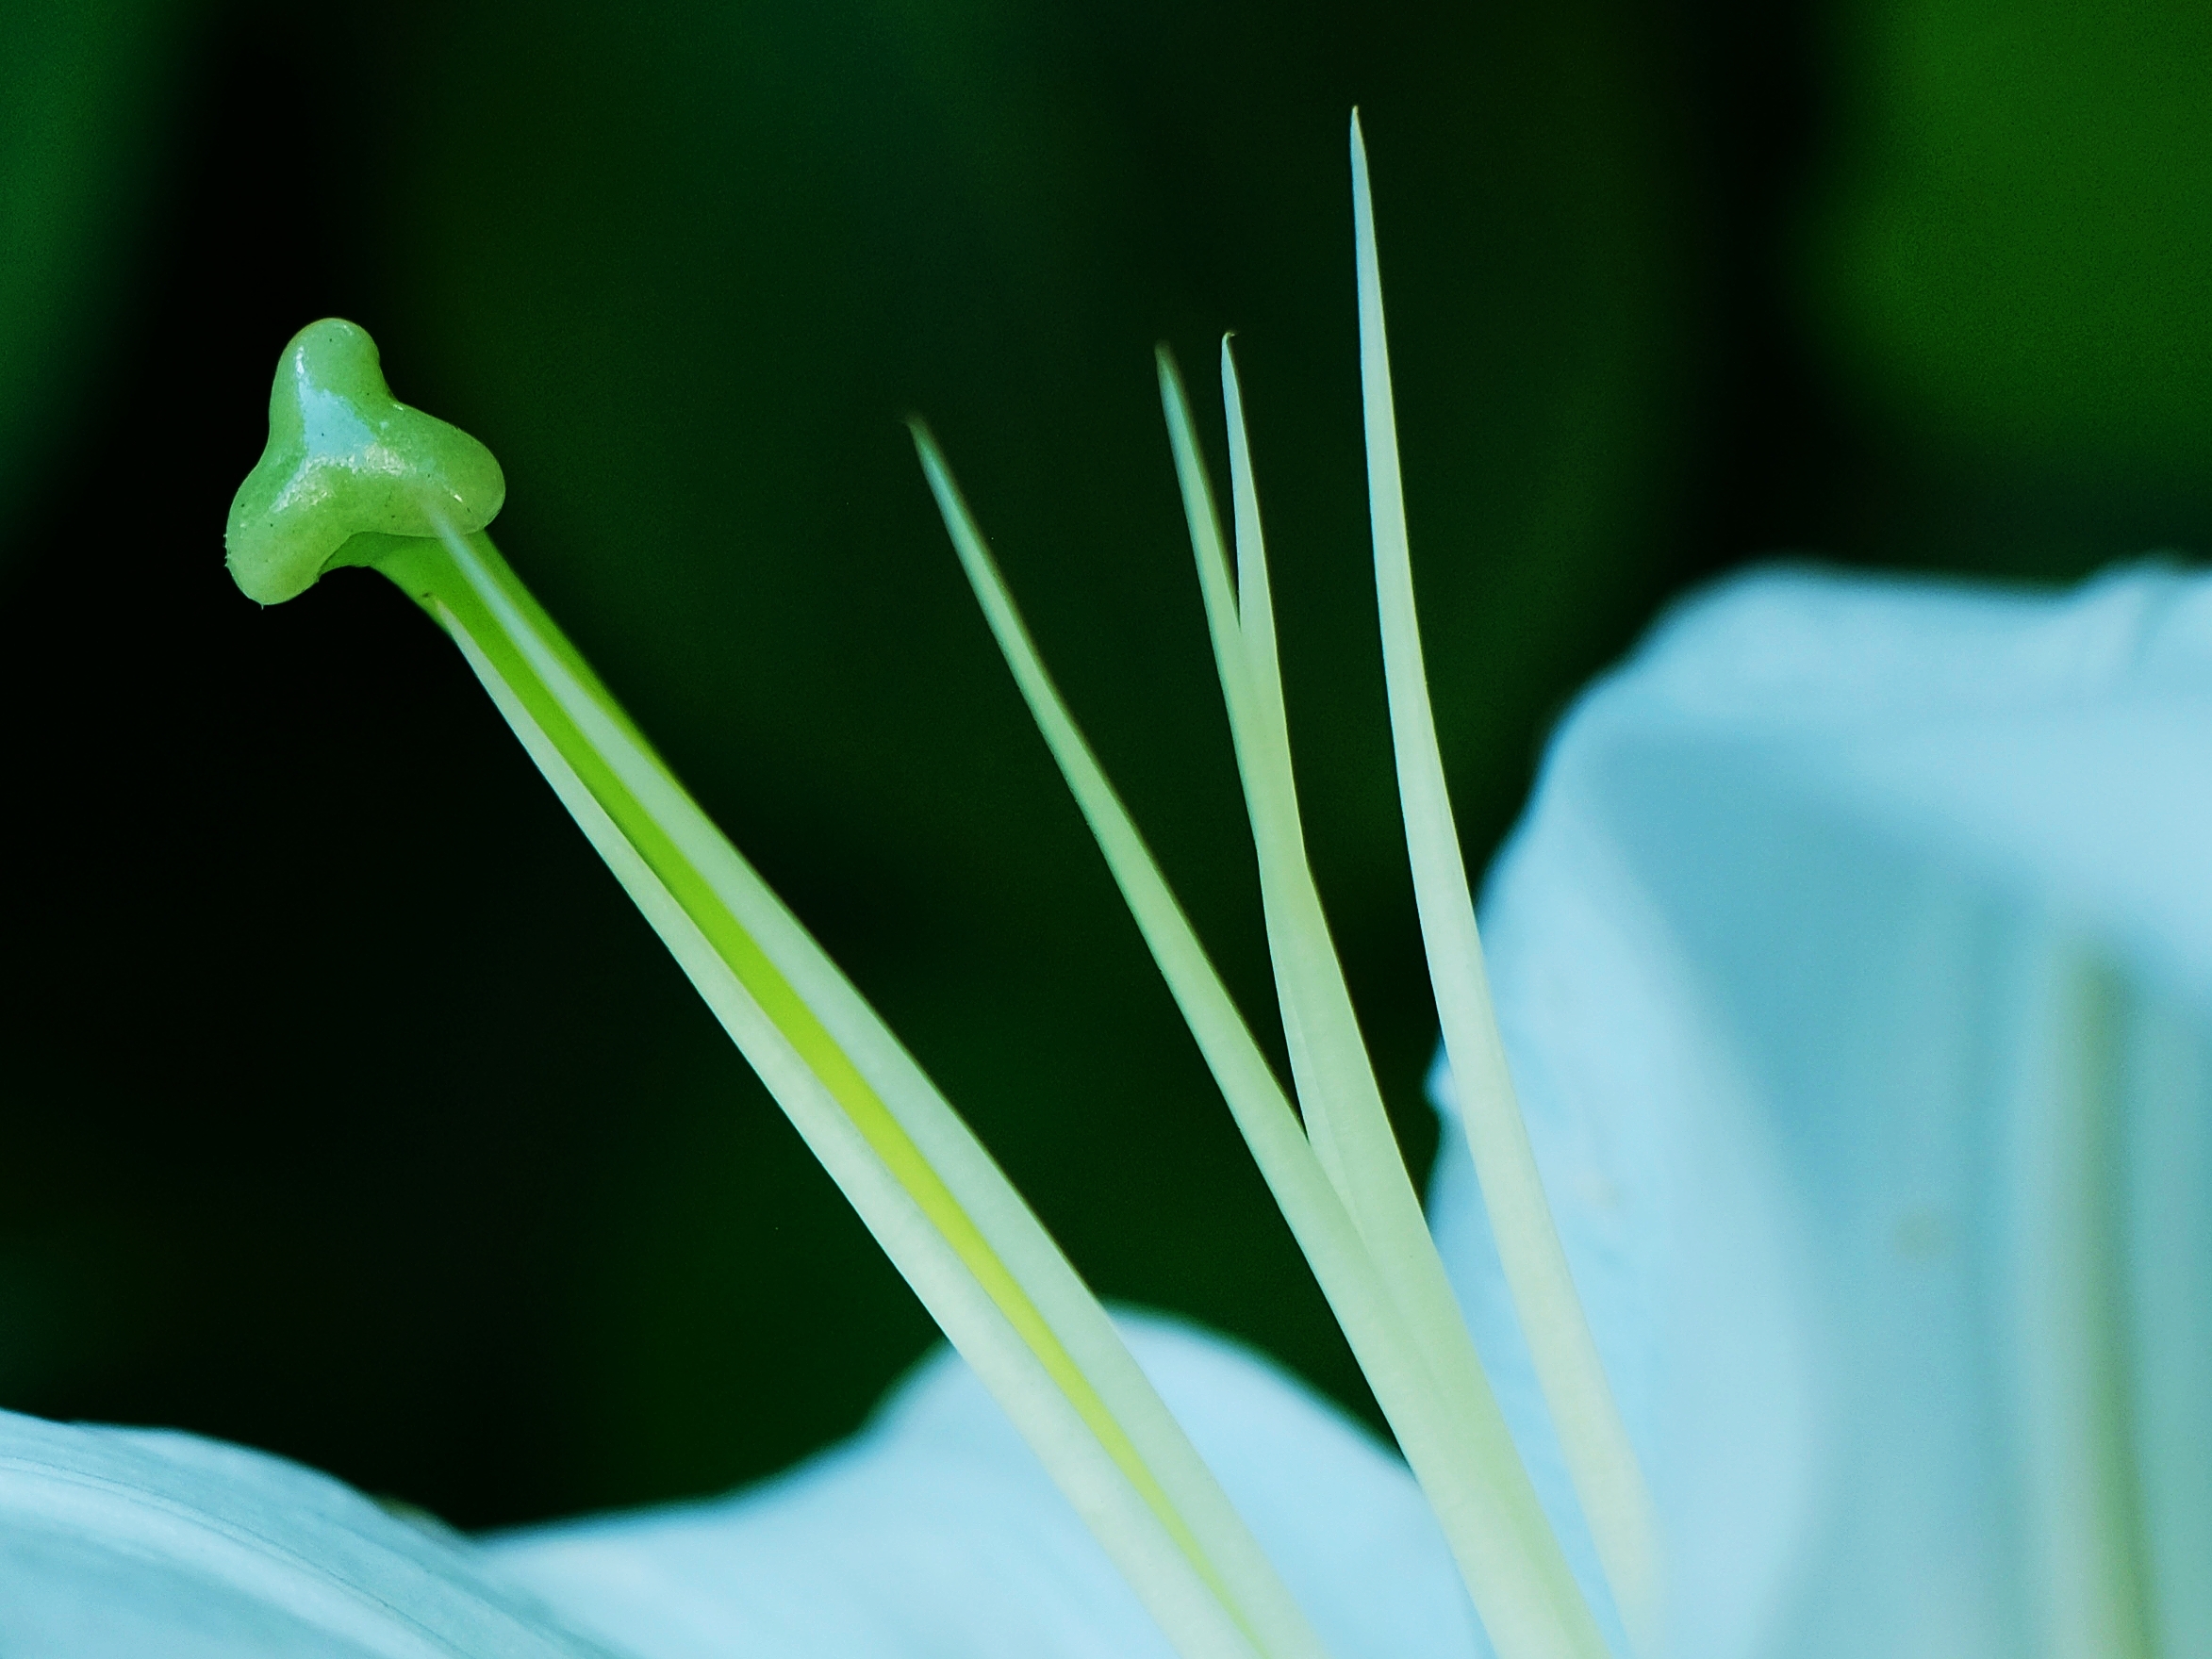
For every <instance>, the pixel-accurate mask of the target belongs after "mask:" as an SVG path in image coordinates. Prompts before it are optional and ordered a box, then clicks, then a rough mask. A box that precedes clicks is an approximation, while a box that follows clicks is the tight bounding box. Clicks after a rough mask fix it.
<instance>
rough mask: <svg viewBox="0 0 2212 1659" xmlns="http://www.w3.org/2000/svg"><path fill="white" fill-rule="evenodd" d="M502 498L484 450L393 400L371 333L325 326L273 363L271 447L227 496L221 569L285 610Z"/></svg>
mask: <svg viewBox="0 0 2212 1659" xmlns="http://www.w3.org/2000/svg"><path fill="white" fill-rule="evenodd" d="M506 495H507V481H506V479H505V478H504V476H503V475H502V473H501V472H500V468H499V463H498V462H497V461H496V460H494V459H493V458H492V454H491V452H490V451H489V450H487V449H486V448H485V447H484V446H483V445H482V444H480V443H478V442H477V441H476V440H475V439H474V438H472V437H470V435H468V434H467V433H465V432H463V431H462V430H461V429H460V428H459V427H457V426H449V425H447V424H446V423H445V422H444V421H442V420H439V419H437V418H436V417H435V416H430V415H425V414H423V413H422V411H421V410H420V409H413V408H409V407H408V406H407V405H406V404H405V403H403V402H400V401H399V400H398V399H397V398H395V397H393V396H392V395H391V388H390V387H389V386H386V385H385V384H384V368H383V365H382V363H381V362H380V360H379V359H378V357H377V353H376V342H375V341H374V340H372V339H371V338H370V337H369V332H368V330H366V329H364V328H362V327H360V326H359V325H357V324H355V323H351V322H347V321H344V320H341V319H339V318H336V317H327V318H324V319H323V320H322V321H321V322H310V323H309V324H308V325H307V326H306V327H305V328H303V329H302V330H300V332H299V333H298V334H296V335H294V336H293V337H292V340H291V343H290V344H289V345H288V346H287V347H285V349H284V355H283V356H282V357H281V358H279V359H278V361H277V365H276V382H275V384H274V385H273V386H271V387H270V389H269V447H268V448H267V449H265V450H263V451H262V452H261V459H260V460H259V461H258V462H256V464H255V467H254V469H253V471H251V472H249V473H248V474H246V481H245V482H244V483H243V484H241V485H239V492H238V494H237V495H236V496H234V497H232V498H231V503H230V522H229V524H228V525H227V526H226V527H225V528H224V531H223V547H224V549H225V550H226V560H225V562H226V563H227V564H228V565H229V567H230V574H231V577H232V579H233V580H234V581H236V582H237V583H238V584H239V590H240V591H241V592H243V593H244V594H245V596H246V597H247V598H248V599H250V600H257V601H259V602H260V603H262V604H264V605H275V604H282V603H283V602H284V601H285V600H289V599H292V598H294V597H296V596H297V595H300V594H303V593H305V592H306V591H307V589H309V588H310V587H312V586H314V585H315V583H316V579H317V578H319V577H320V576H322V573H323V572H324V571H325V570H330V569H334V568H336V567H339V566H342V565H367V564H371V563H373V562H374V561H375V560H376V559H377V558H379V557H380V556H382V555H383V554H384V553H385V552H387V551H388V550H390V549H391V543H390V540H389V539H388V538H390V537H395V536H399V537H417V538H419V537H424V536H437V535H439V534H444V533H445V532H447V531H453V532H455V533H458V534H463V535H466V534H471V533H473V532H475V531H479V530H482V529H483V528H484V527H485V526H486V525H487V524H489V523H490V522H491V521H492V519H493V518H494V517H498V514H499V510H500V507H501V505H502V503H503V502H504V501H505V500H506Z"/></svg>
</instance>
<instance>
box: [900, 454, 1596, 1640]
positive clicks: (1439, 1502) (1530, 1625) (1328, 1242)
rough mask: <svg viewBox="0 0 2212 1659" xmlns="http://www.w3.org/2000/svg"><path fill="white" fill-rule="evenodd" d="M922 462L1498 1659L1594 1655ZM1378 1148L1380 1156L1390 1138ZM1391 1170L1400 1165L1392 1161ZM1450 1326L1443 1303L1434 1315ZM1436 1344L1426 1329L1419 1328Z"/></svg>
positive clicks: (1569, 1576) (1528, 1519)
mask: <svg viewBox="0 0 2212 1659" xmlns="http://www.w3.org/2000/svg"><path fill="white" fill-rule="evenodd" d="M915 444H916V448H917V450H918V451H919V452H920V454H921V461H922V468H923V471H924V472H925V474H926V475H927V476H928V478H929V481H930V487H931V489H932V491H933V492H934V494H935V495H936V498H937V505H938V508H939V510H940V512H941V513H942V514H943V516H944V518H945V524H946V528H947V530H948V531H949V533H950V534H951V537H952V543H953V546H954V548H955V549H956V550H958V552H959V554H960V559H961V563H962V565H963V567H965V568H966V571H967V575H968V580H969V582H970V583H972V584H973V585H974V587H975V590H976V597H977V599H978V600H980V601H981V603H982V607H983V614H984V616H985V617H986V618H987V619H988V620H989V622H990V625H991V631H992V632H993V633H994V634H995V635H996V636H997V638H998V640H999V648H1000V649H1001V650H1003V651H1004V652H1005V655H1006V660H1007V664H1008V665H1009V666H1010V667H1011V668H1012V669H1013V671H1014V677H1015V682H1016V683H1017V684H1018V685H1019V686H1020V687H1021V692H1022V696H1023V697H1024V698H1026V699H1027V700H1028V702H1029V705H1030V712H1031V714H1032V715H1034V716H1035V718H1036V721H1037V725H1038V728H1039V730H1040V731H1042V732H1043V733H1044V736H1045V740H1046V742H1047V744H1048V746H1049V747H1050V748H1051V750H1052V755H1053V758H1054V760H1056V761H1057V762H1058V763H1059V764H1060V770H1061V773H1062V775H1063V776H1064V777H1065V779H1066V780H1067V783H1068V788H1069V790H1070V791H1071V792H1072V793H1073V795H1074V796H1075V798H1076V803H1077V805H1078V806H1079V807H1080V808H1081V812H1082V814H1083V816H1084V818H1085V819H1086V820H1087V821H1088V822H1089V824H1090V826H1091V829H1092V832H1093V834H1095V835H1096V836H1097V837H1098V846H1099V848H1100V850H1101V851H1103V852H1104V853H1105V855H1106V862H1107V864H1108V866H1109V867H1110V868H1111V869H1112V870H1113V873H1114V880H1115V881H1116V882H1117V883H1118V884H1119V885H1120V888H1121V891H1122V896H1123V897H1124V898H1125V899H1126V900H1127V901H1128V903H1129V907H1130V912H1131V915H1133V916H1134V917H1135V919H1136V922H1137V926H1138V928H1140V929H1141V930H1142V932H1143V933H1144V935H1145V942H1146V944H1147V945H1148V946H1149V947H1150V948H1151V951H1152V957H1153V960H1154V961H1156V962H1157V963H1158V964H1159V966H1160V971H1161V975H1162V977H1164V979H1165V980H1166V981H1167V986H1168V989H1169V991H1170V992H1171V993H1172V994H1173V995H1174V996H1175V999H1176V1003H1177V1005H1178V1006H1179V1007H1180V1009H1181V1010H1182V1014H1183V1018H1184V1019H1185V1020H1186V1021H1187V1022H1188V1023H1189V1025H1190V1027H1191V1032H1192V1035H1193V1036H1194V1037H1196V1038H1197V1043H1198V1048H1199V1051H1200V1052H1201V1053H1202V1054H1203V1055H1204V1056H1205V1058H1206V1062H1207V1064H1208V1065H1209V1066H1210V1067H1211V1068H1212V1069H1213V1076H1214V1079H1215V1081H1216V1082H1218V1083H1219V1085H1220V1087H1221V1092H1222V1095H1223V1097H1224V1098H1225V1099H1226V1100H1227V1101H1228V1103H1229V1108H1230V1112H1231V1114H1232V1115H1233V1116H1234V1117H1235V1119H1236V1122H1237V1126H1238V1128H1239V1129H1240V1130H1241V1131H1242V1132H1243V1134H1244V1137H1245V1141H1246V1144H1247V1145H1248V1146H1249V1147H1250V1148H1251V1151H1252V1156H1253V1159H1254V1161H1255V1162H1257V1163H1258V1164H1259V1166H1260V1172H1261V1174H1262V1175H1263V1177H1264V1178H1265V1179H1266V1182H1267V1185H1268V1189H1269V1191H1271V1192H1273V1194H1274V1196H1275V1201H1276V1204H1277V1205H1278V1206H1279V1207H1280V1208H1281V1210H1282V1213H1283V1217H1284V1219H1285V1220H1286V1221H1288V1222H1289V1224H1290V1226H1291V1231H1292V1233H1293V1235H1294V1236H1295V1237H1296V1239H1297V1241H1298V1247H1299V1249H1300V1250H1302V1251H1303V1252H1304V1253H1305V1257H1306V1260H1307V1262H1308V1264H1309V1265H1311V1266H1312V1270H1313V1276H1314V1277H1315V1279H1316V1280H1318V1281H1319V1283H1320V1285H1321V1289H1322V1293H1323V1294H1324V1295H1325V1296H1327V1297H1328V1299H1329V1309H1330V1311H1331V1312H1333V1313H1334V1314H1335V1315H1336V1319H1337V1322H1338V1323H1339V1324H1340V1325H1342V1326H1343V1327H1344V1332H1345V1339H1346V1340H1348V1341H1349V1342H1350V1344H1351V1347H1352V1352H1353V1354H1354V1355H1355V1356H1356V1357H1357V1358H1358V1359H1359V1361H1360V1369H1361V1370H1362V1372H1364V1373H1365V1375H1366V1378H1367V1382H1368V1385H1369V1387H1371V1388H1373V1389H1374V1390H1375V1398H1376V1401H1377V1403H1378V1404H1379V1405H1380V1406H1381V1407H1382V1411H1383V1415H1384V1416H1385V1417H1386V1418H1387V1419H1388V1420H1389V1421H1390V1426H1391V1429H1392V1432H1393V1433H1395V1435H1396V1436H1397V1439H1398V1445H1399V1447H1400V1448H1401V1449H1402V1450H1403V1451H1404V1453H1405V1454H1406V1461H1407V1462H1408V1463H1409V1464H1410V1465H1411V1468H1412V1470H1413V1473H1414V1476H1415V1478H1417V1479H1418V1480H1419V1481H1420V1482H1421V1485H1422V1488H1423V1490H1424V1491H1425V1492H1426V1493H1427V1494H1428V1501H1429V1503H1430V1506H1431V1507H1432V1508H1434V1510H1435V1511H1436V1515H1437V1519H1438V1520H1439V1521H1440V1522H1441V1523H1442V1525H1443V1528H1444V1536H1445V1539H1446V1540H1447V1541H1448V1542H1449V1544H1450V1545H1451V1549H1452V1553H1453V1556H1454V1558H1455V1559H1456V1560H1457V1561H1458V1563H1459V1567H1460V1571H1461V1574H1462V1576H1464V1578H1465V1579H1466V1581H1467V1586H1468V1589H1469V1591H1470V1593H1471V1594H1472V1595H1473V1596H1474V1598H1475V1604H1476V1607H1477V1611H1479V1613H1480V1614H1481V1616H1482V1620H1483V1626H1484V1628H1485V1629H1486V1630H1487V1631H1488V1632H1489V1633H1490V1638H1491V1641H1492V1643H1493V1645H1494V1647H1495V1648H1496V1649H1497V1651H1498V1653H1499V1655H1500V1656H1501V1659H1568V1656H1570V1655H1571V1656H1573V1659H1596V1656H1597V1655H1600V1654H1603V1653H1604V1651H1605V1644H1604V1641H1603V1639H1602V1638H1601V1637H1600V1636H1599V1634H1598V1631H1597V1626H1596V1623H1595V1621H1594V1620H1593V1618H1592V1617H1591V1614H1590V1609H1589V1607H1588V1605H1587V1604H1586V1603H1585V1602H1584V1601H1583V1599H1582V1594H1581V1591H1580V1589H1579V1588H1578V1587H1577V1586H1576V1583H1575V1579H1574V1575H1573V1573H1572V1572H1571V1571H1570V1570H1569V1569H1568V1567H1567V1562H1566V1557H1565V1556H1564V1555H1563V1554H1562V1553H1561V1552H1560V1546H1559V1541H1558V1539H1557V1538H1556V1537H1555V1536H1553V1534H1552V1531H1551V1527H1550V1523H1549V1522H1548V1521H1546V1520H1545V1519H1544V1516H1543V1507H1542V1506H1541V1505H1540V1504H1539V1503H1538V1502H1537V1498H1536V1492H1535V1488H1534V1487H1532V1486H1530V1484H1529V1481H1528V1476H1527V1470H1525V1469H1524V1468H1523V1467H1522V1464H1521V1459H1520V1454H1519V1453H1518V1452H1516V1451H1515V1450H1514V1447H1513V1442H1512V1437H1511V1435H1510V1433H1509V1432H1508V1430H1507V1428H1506V1425H1505V1420H1504V1418H1503V1417H1502V1416H1501V1415H1500V1414H1499V1411H1498V1408H1497V1403H1496V1401H1495V1399H1494V1397H1493V1395H1492V1393H1491V1390H1490V1386H1489V1383H1488V1382H1487V1380H1485V1378H1484V1377H1483V1375H1482V1372H1481V1369H1480V1367H1479V1366H1478V1365H1475V1366H1471V1367H1469V1368H1468V1370H1467V1371H1466V1372H1464V1373H1462V1374H1461V1375H1459V1376H1458V1377H1457V1378H1456V1379H1455V1381H1456V1382H1457V1383H1458V1384H1459V1385H1460V1386H1457V1387H1453V1386H1440V1382H1439V1379H1438V1376H1437V1375H1436V1373H1435V1372H1434V1371H1433V1370H1432V1368H1431V1365H1430V1361H1429V1356H1428V1352H1427V1344H1426V1343H1425V1341H1424V1337H1423V1334H1422V1333H1417V1332H1416V1330H1415V1329H1414V1326H1413V1324H1412V1322H1411V1320H1410V1319H1409V1317H1408V1313H1407V1310H1406V1309H1405V1308H1404V1307H1402V1306H1400V1304H1399V1301H1398V1298H1397V1296H1396V1295H1395V1294H1394V1291H1393V1288H1392V1287H1391V1285H1390V1284H1389V1283H1388V1282H1387V1280H1386V1278H1385V1276H1384V1273H1382V1272H1381V1271H1380V1270H1379V1269H1378V1265H1377V1262H1376V1260H1375V1257H1374V1256H1373V1254H1372V1253H1371V1251H1370V1249H1369V1247H1368V1245H1367V1242H1366V1240H1364V1239H1363V1238H1362V1236H1361V1232H1360V1229H1359V1226H1358V1225H1357V1224H1356V1223H1355V1221H1354V1218H1353V1216H1352V1214H1351V1213H1350V1211H1349V1210H1348V1209H1347V1208H1346V1207H1345V1203H1344V1201H1343V1199H1342V1198H1341V1197H1340V1196H1339V1195H1338V1192H1337V1190H1336V1188H1335V1186H1334V1185H1333V1184H1332V1182H1331V1181H1330V1179H1329V1175H1328V1174H1326V1173H1325V1172H1324V1170H1323V1167H1322V1163H1321V1160H1320V1159H1319V1158H1317V1157H1316V1156H1315V1153H1314V1150H1313V1147H1312V1144H1311V1143H1310V1142H1308V1140H1307V1138H1306V1136H1305V1134H1304V1133H1303V1132H1301V1130H1300V1129H1299V1126H1298V1121H1297V1117H1296V1114H1295V1113H1294V1112H1293V1111H1292V1109H1291V1106H1290V1102H1289V1100H1288V1099H1287V1098H1286V1097H1285V1096H1284V1094H1283V1092H1282V1089H1281V1086H1280V1085H1279V1083H1278V1082H1277V1081H1276V1080H1275V1075H1274V1073H1273V1072H1272V1071H1271V1070H1270V1069H1269V1067H1268V1064H1267V1060H1266V1057H1265V1056H1264V1055H1263V1054H1262V1053H1261V1051H1260V1046H1259V1044H1258V1043H1256V1042H1255V1041H1254V1040H1253V1038H1252V1034H1251V1031H1250V1029H1249V1028H1248V1027H1246V1024H1245V1022H1244V1019H1243V1017H1242V1016H1241V1015H1240V1014H1239V1013H1238V1012H1237V1010H1236V1006H1235V1004H1234V1003H1233V1002H1232V1001H1231V1000H1230V995H1229V992H1228V989H1227V988H1226V987H1225V986H1224V985H1223V984H1222V982H1221V978H1220V976H1219V975H1218V974H1216V973H1215V972H1214V970H1213V963H1212V962H1211V961H1208V960H1207V957H1206V953H1205V949H1204V947H1203V946H1202V945H1200V944H1199V943H1198V940H1197V934H1196V932H1195V931H1194V930H1193V929H1192V928H1191V925H1190V921H1189V919H1188V918H1187V917H1186V916H1185V915H1184V914H1183V912H1182V908H1181V907H1180V905H1179V904H1177V902H1176V900H1175V895H1173V894H1172V893H1170V892H1169V891H1168V887H1167V882H1166V879H1165V878H1164V876H1162V875H1161V873H1160V868H1159V865H1158V864H1157V862H1154V860H1153V858H1152V855H1151V852H1150V850H1149V849H1148V848H1147V846H1145V843H1144V838H1143V837H1142V836H1141V835H1140V834H1139V833H1138V832H1137V829H1136V826H1135V824H1134V823H1133V822H1132V821H1131V818H1130V815H1129V813H1128V810H1127V809H1126V808H1125V807H1123V806H1122V804H1121V800H1120V798H1119V797H1117V796H1116V795H1115V794H1114V788H1113V785H1112V784H1110V783H1108V782H1107V780H1106V776H1105V773H1104V771H1103V770H1102V769H1101V768H1100V767H1099V765H1098V759H1097V757H1096V756H1095V755H1093V754H1092V752H1091V749H1090V746H1089V745H1088V744H1087V743H1085V742H1084V740H1083V737H1082V734H1081V731H1078V730H1077V729H1076V725H1075V721H1074V718H1073V716H1072V715H1069V713H1068V711H1067V706H1066V704H1065V702H1063V701H1062V700H1061V697H1060V694H1059V692H1058V690H1057V689H1056V688H1055V687H1054V686H1053V684H1052V682H1051V679H1050V677H1049V676H1048V674H1047V673H1046V671H1045V667H1044V664H1043V662H1042V660H1041V659H1040V658H1039V656H1038V654H1037V649H1036V646H1035V644H1034V642H1033V641H1032V639H1031V638H1030V635H1029V631H1028V629H1027V628H1025V627H1024V626H1023V624H1022V621H1021V617H1020V616H1019V614H1018V613H1017V612H1016V611H1015V606H1014V600H1013V598H1012V596H1011V595H1010V594H1009V593H1008V592H1007V589H1006V584H1005V581H1004V578H1002V577H1001V576H1000V575H999V568H998V566H997V563H996V562H995V561H994V560H993V559H992V557H991V553H990V550H989V549H988V547H986V546H985V545H984V542H983V538H982V532H981V531H980V530H978V529H977V527H976V523H975V520H974V517H973V516H972V515H970V513H969V512H968V509H967V505H966V501H964V500H963V499H962V497H961V495H960V491H959V487H958V485H955V484H954V483H953V481H952V475H951V472H950V469H949V468H947V466H946V465H945V460H944V457H943V456H942V455H941V454H940V453H939V452H938V451H937V447H936V444H935V442H934V441H933V439H932V438H931V436H930V435H929V433H928V431H927V429H925V428H923V427H921V426H919V425H918V424H917V425H916V428H915ZM1392 1156H1393V1157H1394V1158H1395V1149H1394V1151H1393V1154H1392ZM1401 1178H1402V1173H1401ZM1443 1317H1445V1318H1447V1319H1448V1321H1449V1322H1450V1324H1451V1325H1452V1326H1454V1327H1456V1328H1459V1329H1460V1330H1461V1339H1464V1327H1463V1325H1462V1323H1461V1319H1460V1315H1459V1310H1458V1308H1457V1306H1451V1307H1450V1308H1449V1309H1448V1310H1446V1311H1445V1313H1444V1315H1443ZM1428 1337H1429V1339H1430V1340H1439V1339H1440V1334H1439V1333H1428Z"/></svg>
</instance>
